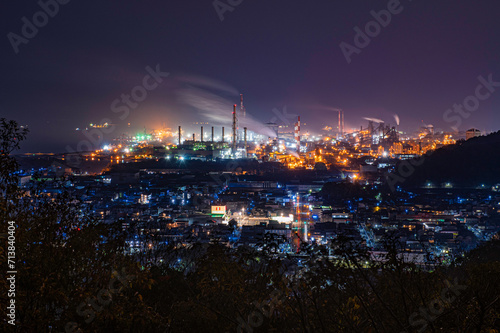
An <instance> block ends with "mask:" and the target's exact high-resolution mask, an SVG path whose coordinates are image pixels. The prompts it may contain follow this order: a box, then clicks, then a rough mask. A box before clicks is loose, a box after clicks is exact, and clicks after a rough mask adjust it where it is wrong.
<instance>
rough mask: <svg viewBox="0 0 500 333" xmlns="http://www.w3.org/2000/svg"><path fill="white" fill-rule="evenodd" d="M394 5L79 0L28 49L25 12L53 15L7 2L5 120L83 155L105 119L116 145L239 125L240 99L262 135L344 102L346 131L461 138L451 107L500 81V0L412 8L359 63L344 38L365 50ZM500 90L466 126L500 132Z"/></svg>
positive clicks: (326, 116) (47, 144)
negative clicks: (372, 124) (379, 126)
mask: <svg viewBox="0 0 500 333" xmlns="http://www.w3.org/2000/svg"><path fill="white" fill-rule="evenodd" d="M44 1H45V0H44ZM47 1H48V0H47ZM60 1H62V0H60ZM226 1H227V0H226ZM226 1H224V0H223V1H221V2H220V3H227V2H226ZM229 1H230V2H229V3H233V4H238V3H239V2H240V1H238V0H229ZM49 2H50V1H49ZM390 2H392V1H332V0H329V1H327V0H318V1H311V2H307V1H295V0H287V1H284V0H278V1H250V0H244V1H242V2H241V4H239V5H237V6H232V11H226V12H224V13H223V14H222V15H223V18H224V19H223V20H222V21H221V19H220V16H219V15H218V13H217V11H216V9H215V8H214V5H213V2H212V1H211V0H204V1H201V0H197V1H185V0H183V1H180V0H175V1H172V0H170V1H150V0H143V1H129V0H123V1H95V0H86V1H77V0H72V1H69V3H67V4H64V5H60V8H59V12H58V13H57V14H56V15H54V17H53V18H49V19H48V23H47V24H46V25H45V26H42V27H40V28H39V31H38V34H37V35H36V36H34V37H33V38H31V39H27V41H28V42H27V43H26V44H23V43H21V44H19V45H18V46H17V47H18V51H19V52H18V53H17V54H16V53H15V51H14V47H13V46H12V44H11V41H10V40H9V33H11V32H12V33H14V34H17V35H19V36H21V37H22V31H21V30H22V26H23V24H24V23H23V21H22V18H23V17H27V18H28V20H29V21H30V22H33V15H34V14H35V13H37V12H38V11H40V10H41V7H40V5H39V4H38V3H37V2H36V1H21V0H19V1H14V0H4V1H2V5H1V11H0V12H1V14H0V15H1V23H0V24H1V28H2V33H3V36H4V37H2V38H3V41H2V45H3V46H2V47H1V52H2V53H1V59H2V62H1V66H2V72H1V73H2V75H1V77H0V82H1V90H0V117H6V118H8V119H14V120H16V121H18V122H19V123H20V124H23V125H28V126H29V128H30V130H31V133H30V135H29V139H28V140H27V142H25V144H24V146H23V151H25V152H26V151H29V152H49V151H57V152H62V151H65V150H66V149H67V148H66V147H67V145H70V146H72V147H76V143H77V142H78V140H80V139H82V138H83V136H82V134H81V132H76V131H75V128H77V127H85V125H86V124H88V123H91V122H93V123H97V122H100V121H101V120H102V119H104V118H108V119H109V120H111V121H112V123H113V124H115V125H116V130H114V132H113V133H111V134H109V137H108V138H106V140H108V141H109V138H111V137H113V136H116V135H118V134H120V133H123V132H124V131H130V132H134V131H136V132H137V131H144V127H146V129H147V130H149V129H152V128H153V127H160V126H161V125H162V123H165V125H166V126H167V127H171V128H176V127H177V126H178V125H183V126H185V127H186V128H190V127H192V128H193V129H194V128H195V126H194V125H192V123H193V122H195V121H204V122H208V123H209V124H210V125H207V126H211V125H215V126H220V125H226V126H228V124H229V118H230V113H231V105H232V104H235V103H239V94H240V93H243V94H244V96H245V106H246V109H247V112H248V114H249V117H248V118H249V119H248V120H247V122H248V123H247V124H246V125H248V127H249V128H250V129H255V130H258V129H259V128H262V125H260V124H261V123H266V122H269V121H271V120H273V117H274V118H275V116H276V114H275V113H273V112H272V110H273V109H277V110H280V112H283V111H282V110H283V109H284V108H285V107H286V112H287V113H288V114H299V115H301V117H302V120H303V122H306V123H308V125H309V126H310V128H311V129H317V130H319V129H321V128H322V127H323V126H325V125H331V126H335V125H336V119H337V114H336V112H334V111H332V109H334V108H341V109H343V110H344V111H345V123H346V129H350V128H353V127H356V128H359V127H360V126H361V125H364V126H366V124H367V122H366V121H365V120H363V117H370V118H378V119H382V120H384V121H386V122H387V123H392V124H394V122H395V121H394V117H393V116H394V115H395V114H398V115H399V117H400V119H401V124H400V129H401V130H405V131H408V132H412V131H414V130H416V129H418V128H419V127H420V126H422V124H433V125H434V126H435V127H436V128H442V129H445V130H451V126H452V124H451V123H449V122H445V121H444V120H443V113H444V112H445V111H446V110H447V109H449V108H451V107H452V106H453V104H455V103H462V102H463V101H464V99H465V98H466V97H468V96H469V95H474V93H475V90H476V87H477V86H478V84H479V81H478V76H480V75H482V76H483V77H485V78H487V77H488V76H489V75H490V74H491V75H492V78H493V80H494V81H498V82H500V66H499V61H498V60H499V56H500V19H499V13H500V2H498V1H497V0H486V1H451V0H448V1H431V0H413V1H409V0H405V1H401V4H400V6H399V7H398V8H399V11H400V12H399V13H398V14H393V15H392V18H391V22H390V23H389V24H388V25H387V26H386V27H383V28H381V31H380V32H379V33H378V34H377V35H376V36H375V37H373V38H371V41H370V43H369V45H368V46H366V47H364V48H362V49H360V51H359V54H352V56H351V60H352V61H351V63H350V64H348V62H347V61H346V58H345V57H344V55H343V53H342V50H341V48H340V46H339V45H340V43H342V42H345V43H348V44H351V45H354V37H355V34H356V33H355V31H354V30H353V29H354V28H355V27H356V26H358V27H360V28H361V29H362V30H364V29H365V25H366V24H367V23H368V22H370V21H373V20H374V18H373V17H372V15H371V14H370V12H371V11H372V10H374V11H377V12H378V11H380V10H383V9H387V7H388V4H389V3H390ZM11 36H12V35H11ZM157 65H159V68H160V69H161V71H162V72H168V73H169V76H168V77H165V78H163V82H161V83H159V84H158V87H157V88H156V89H152V90H151V91H149V92H148V96H147V98H145V100H144V101H141V102H140V103H138V104H139V105H138V106H137V107H136V108H135V109H131V111H130V115H129V116H127V117H122V118H124V119H120V116H121V115H123V113H115V112H113V110H112V108H111V104H112V103H113V101H114V100H115V99H117V98H120V95H121V94H130V92H131V90H132V89H133V88H134V87H136V86H138V85H142V82H143V79H144V77H145V76H146V75H147V74H148V71H147V70H146V67H148V66H149V67H150V68H153V69H154V68H156V66H157ZM152 82H154V81H151V82H150V83H151V84H152ZM496 89H498V91H495V92H492V93H491V94H490V95H491V96H489V98H487V99H485V100H484V101H481V102H480V106H479V108H478V109H477V110H476V111H474V112H472V114H471V115H470V117H468V119H463V123H462V124H461V125H460V126H459V129H460V130H466V129H468V128H469V127H476V128H478V129H480V130H482V131H496V130H499V129H500V117H499V110H500V87H498V88H496ZM485 91H486V90H485ZM275 121H276V122H278V123H279V122H280V121H281V120H280V119H277V120H275ZM291 121H292V120H291ZM128 123H131V127H130V128H128V129H127V124H128Z"/></svg>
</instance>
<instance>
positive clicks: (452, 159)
mask: <svg viewBox="0 0 500 333" xmlns="http://www.w3.org/2000/svg"><path fill="white" fill-rule="evenodd" d="M400 163H402V162H400ZM427 182H431V183H432V184H433V185H436V186H441V185H442V184H443V183H447V182H450V183H451V184H453V186H457V187H478V186H481V185H482V184H484V185H485V186H487V187H488V186H492V185H494V184H498V183H500V131H499V132H495V133H492V134H490V135H488V136H483V137H477V138H473V139H470V140H467V141H459V142H457V144H455V145H450V146H446V147H443V148H440V149H438V150H436V151H434V152H433V153H430V154H428V155H427V156H425V161H424V162H423V164H421V165H419V166H417V167H415V171H414V172H413V174H411V175H410V176H409V177H408V178H407V179H406V181H405V182H404V183H403V184H402V186H404V187H421V186H424V185H425V184H426V183H427Z"/></svg>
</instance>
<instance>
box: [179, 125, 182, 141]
mask: <svg viewBox="0 0 500 333" xmlns="http://www.w3.org/2000/svg"><path fill="white" fill-rule="evenodd" d="M181 133H182V132H181V127H180V126H179V146H180V145H181Z"/></svg>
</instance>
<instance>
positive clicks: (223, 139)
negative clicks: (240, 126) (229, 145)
mask: <svg viewBox="0 0 500 333" xmlns="http://www.w3.org/2000/svg"><path fill="white" fill-rule="evenodd" d="M222 143H224V126H222Z"/></svg>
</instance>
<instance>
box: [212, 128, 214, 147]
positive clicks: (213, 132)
mask: <svg viewBox="0 0 500 333" xmlns="http://www.w3.org/2000/svg"><path fill="white" fill-rule="evenodd" d="M212 143H214V127H213V126H212Z"/></svg>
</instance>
